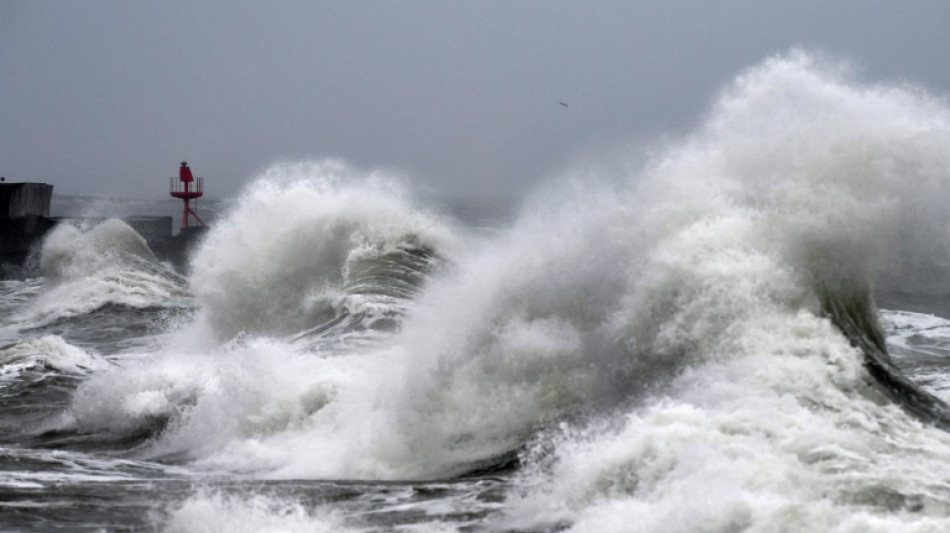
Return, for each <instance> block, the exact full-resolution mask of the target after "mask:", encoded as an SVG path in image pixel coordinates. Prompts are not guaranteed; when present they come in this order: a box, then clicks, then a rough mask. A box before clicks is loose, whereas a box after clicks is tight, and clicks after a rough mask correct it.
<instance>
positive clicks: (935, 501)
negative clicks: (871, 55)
mask: <svg viewBox="0 0 950 533" xmlns="http://www.w3.org/2000/svg"><path fill="white" fill-rule="evenodd" d="M410 184H411V180H408V181H407V180H405V179H404V178H398V177H392V176H389V175H387V174H385V173H383V172H365V171H361V170H357V169H354V168H353V167H351V166H348V165H347V164H346V163H343V162H340V161H332V160H326V161H301V162H296V163H286V164H280V165H275V166H273V167H271V168H270V169H269V170H267V171H266V172H264V173H263V174H262V175H261V176H259V177H258V178H256V179H255V180H253V182H252V183H250V184H249V185H248V187H247V188H246V190H245V191H244V192H243V193H242V194H241V195H240V197H238V198H235V199H233V200H231V201H228V202H219V203H217V204H213V205H212V206H211V207H212V212H211V215H210V216H209V217H208V218H209V219H213V224H212V229H211V230H210V231H209V232H208V233H207V235H206V237H205V238H204V240H203V242H201V244H200V245H199V246H198V248H197V250H196V251H195V253H194V255H193V257H192V258H191V260H190V264H189V266H188V268H187V271H185V272H176V271H175V270H173V269H172V268H171V266H170V265H166V264H162V263H161V262H160V261H158V260H156V258H155V257H154V256H153V254H152V252H151V251H150V250H149V248H148V246H147V243H145V241H144V240H143V239H142V238H141V237H140V236H139V235H137V234H136V233H135V232H134V231H133V230H132V229H131V228H130V227H129V226H127V225H126V224H125V223H123V222H121V220H118V219H119V218H121V217H122V216H125V215H129V214H143V215H150V214H175V213H176V212H177V209H176V205H177V204H174V203H173V202H172V201H168V202H151V203H150V202H146V201H143V202H133V201H125V200H101V199H92V198H75V197H73V198H66V197H57V199H56V200H55V201H54V206H53V209H54V211H57V210H58V213H55V214H65V215H66V216H76V217H105V218H108V220H106V221H104V222H101V223H98V224H92V223H89V222H88V221H85V222H84V221H77V222H76V223H74V224H61V225H60V226H59V227H57V229H55V231H54V232H52V233H51V234H50V235H49V236H48V238H47V239H46V240H45V242H43V243H42V245H41V246H38V247H37V249H36V250H35V252H34V254H33V255H32V257H31V260H30V265H29V269H28V270H27V271H26V272H25V273H23V275H21V276H18V279H7V280H4V281H0V531H30V532H39V531H161V532H212V531H228V532H267V531H274V532H277V531H280V532H297V531H300V532H323V531H326V532H331V531H332V532H347V531H361V532H376V531H406V532H430V531H434V532H454V531H467V532H554V531H571V532H651V533H656V532H698V531H702V532H712V533H718V532H723V533H725V532H740V531H741V532H746V531H748V532H779V531H782V532H793V531H834V532H864V531H874V532H888V533H890V532H909V531H915V532H938V531H948V530H950V432H948V431H950V407H948V405H947V403H946V402H948V401H950V320H948V319H950V202H948V199H950V194H948V193H950V106H948V104H947V101H946V100H945V99H941V98H937V97H935V96H932V95H930V94H929V93H927V92H926V91H925V90H922V89H920V88H916V87H914V86H912V85H910V84H907V83H901V84H883V85H882V84H872V83H868V82H866V81H863V80H861V79H860V77H858V76H857V75H855V74H854V73H852V72H849V71H848V69H847V68H846V67H842V66H841V65H837V64H829V63H826V62H824V61H823V60H820V59H816V58H815V57H812V56H810V55H808V54H805V53H801V52H792V53H790V54H787V55H785V56H781V57H777V58H774V59H771V60H768V61H766V62H764V63H762V64H760V65H757V66H754V67H752V68H750V69H749V70H747V71H745V72H743V73H741V74H740V75H739V76H738V77H737V78H736V79H735V80H733V81H732V82H731V83H730V84H729V85H728V86H727V87H725V88H724V89H723V91H722V92H721V93H720V94H718V95H712V96H711V103H710V107H709V110H708V112H707V113H706V114H705V115H704V116H702V117H698V118H697V121H696V124H695V127H694V128H693V131H691V132H686V133H683V134H682V135H680V136H678V137H676V138H671V139H666V140H664V141H662V142H657V143H656V144H653V145H651V146H646V147H636V148H634V149H631V150H630V152H629V153H615V152H611V153H605V154H603V158H602V160H600V161H589V162H587V163H585V166H583V167H578V169H576V170H573V171H566V172H565V173H564V174H563V175H562V176H559V177H555V178H552V180H551V181H549V182H547V183H546V184H544V185H543V186H540V187H539V188H538V190H537V191H535V192H534V193H533V194H531V195H529V196H528V197H527V198H526V199H525V200H524V202H523V203H522V204H521V205H520V206H519V207H517V208H512V209H507V208H503V207H502V206H499V205H498V204H496V203H484V202H476V201H474V200H471V201H460V202H456V203H454V204H452V203H444V202H443V203H439V202H434V201H431V200H427V199H420V198H419V196H418V195H415V194H414V193H413V190H412V187H411V186H410ZM153 208H154V209H153ZM155 209H159V210H160V211H161V210H163V209H166V210H168V212H167V213H166V212H164V211H161V212H155Z"/></svg>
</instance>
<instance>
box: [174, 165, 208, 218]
mask: <svg viewBox="0 0 950 533" xmlns="http://www.w3.org/2000/svg"><path fill="white" fill-rule="evenodd" d="M169 183H170V189H171V195H172V196H174V197H175V198H181V199H182V200H184V202H185V210H184V211H183V212H182V215H181V227H182V229H185V228H187V227H188V214H189V213H191V215H192V216H194V217H195V220H197V221H198V223H199V224H201V225H202V226H203V227H207V226H205V223H204V222H203V221H202V220H201V217H199V216H198V213H196V212H195V210H194V209H192V208H191V206H190V205H189V202H191V200H192V199H195V205H197V204H198V202H197V199H198V198H200V197H201V196H203V195H204V178H198V181H195V178H194V177H193V176H192V175H191V169H190V168H188V162H187V161H182V162H181V168H180V169H178V179H177V180H176V179H175V177H174V176H172V177H171V178H169Z"/></svg>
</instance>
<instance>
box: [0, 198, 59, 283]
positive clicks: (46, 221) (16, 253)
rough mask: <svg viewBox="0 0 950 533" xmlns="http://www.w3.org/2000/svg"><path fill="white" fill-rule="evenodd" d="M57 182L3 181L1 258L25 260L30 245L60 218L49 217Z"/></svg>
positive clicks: (0, 216)
mask: <svg viewBox="0 0 950 533" xmlns="http://www.w3.org/2000/svg"><path fill="white" fill-rule="evenodd" d="M52 197H53V186H52V185H48V184H46V183H0V262H6V263H13V264H18V265H19V264H23V261H25V260H26V256H27V254H28V253H29V252H30V247H31V246H32V245H33V243H35V242H38V241H39V240H40V239H42V238H43V236H44V235H46V232H47V231H49V230H50V228H52V227H53V226H54V225H56V222H55V221H53V220H50V218H49V204H50V200H51V199H52Z"/></svg>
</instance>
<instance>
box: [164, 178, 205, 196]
mask: <svg viewBox="0 0 950 533" xmlns="http://www.w3.org/2000/svg"><path fill="white" fill-rule="evenodd" d="M204 182H205V180H204V178H195V181H192V182H190V183H187V185H188V190H187V191H186V190H185V185H186V182H184V181H181V179H180V178H179V177H178V176H172V177H170V178H168V183H169V185H168V187H169V189H170V190H171V193H172V194H176V193H178V194H182V193H185V192H189V193H193V194H196V195H199V196H200V195H202V194H204Z"/></svg>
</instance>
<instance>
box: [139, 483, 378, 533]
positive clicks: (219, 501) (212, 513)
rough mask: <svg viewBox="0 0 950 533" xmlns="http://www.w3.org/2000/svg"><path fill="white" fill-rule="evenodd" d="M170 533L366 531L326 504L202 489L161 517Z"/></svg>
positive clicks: (161, 524)
mask: <svg viewBox="0 0 950 533" xmlns="http://www.w3.org/2000/svg"><path fill="white" fill-rule="evenodd" d="M156 521H157V522H159V523H160V527H161V531H165V532H167V533H212V532H217V531H229V532H234V533H241V532H247V533H258V532H266V531H274V532H277V531H280V532H286V533H293V532H298V531H299V532H301V533H321V532H327V533H337V532H341V533H345V532H347V531H365V529H363V528H351V527H347V526H346V525H345V522H344V520H343V517H342V516H341V515H340V514H339V513H337V512H334V511H332V510H330V509H327V508H325V507H321V508H312V507H306V506H304V505H303V504H301V503H297V502H288V501H286V500H283V499H279V498H274V497H267V496H260V495H255V496H248V497H243V498H242V497H237V496H227V495H222V494H218V493H214V492H210V491H204V492H200V493H198V494H196V495H194V496H192V497H190V498H188V499H187V500H186V501H185V502H183V503H181V504H179V505H177V506H175V508H174V509H172V510H171V511H169V513H168V516H167V517H165V518H163V519H157V520H156Z"/></svg>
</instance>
